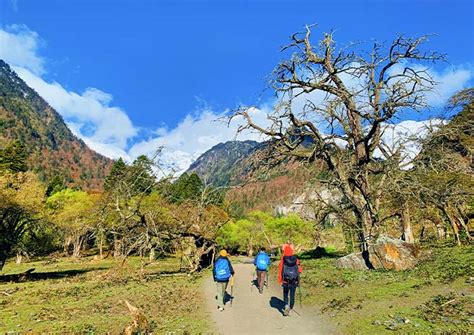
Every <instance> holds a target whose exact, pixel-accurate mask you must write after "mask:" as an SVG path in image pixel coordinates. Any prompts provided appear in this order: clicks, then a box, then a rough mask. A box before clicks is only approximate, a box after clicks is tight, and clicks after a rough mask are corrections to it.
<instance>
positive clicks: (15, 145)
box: [0, 141, 28, 173]
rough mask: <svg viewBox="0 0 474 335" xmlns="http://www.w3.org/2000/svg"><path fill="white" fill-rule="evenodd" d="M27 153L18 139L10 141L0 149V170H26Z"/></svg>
mask: <svg viewBox="0 0 474 335" xmlns="http://www.w3.org/2000/svg"><path fill="white" fill-rule="evenodd" d="M27 157H28V153H27V152H26V148H25V146H24V145H23V144H21V143H20V142H19V141H15V142H12V143H10V144H9V145H8V146H6V147H5V148H3V149H0V170H3V171H5V170H7V171H11V172H14V173H16V172H26V171H27V170H28V164H27V163H26V159H27Z"/></svg>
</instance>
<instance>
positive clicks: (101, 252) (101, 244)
mask: <svg viewBox="0 0 474 335" xmlns="http://www.w3.org/2000/svg"><path fill="white" fill-rule="evenodd" d="M99 257H100V259H103V258H104V242H103V239H102V238H100V239H99Z"/></svg>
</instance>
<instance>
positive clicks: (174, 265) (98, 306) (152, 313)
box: [0, 258, 209, 334]
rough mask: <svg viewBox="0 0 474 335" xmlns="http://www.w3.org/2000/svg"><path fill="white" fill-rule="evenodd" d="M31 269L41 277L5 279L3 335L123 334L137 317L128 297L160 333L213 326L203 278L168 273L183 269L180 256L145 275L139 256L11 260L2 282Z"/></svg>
mask: <svg viewBox="0 0 474 335" xmlns="http://www.w3.org/2000/svg"><path fill="white" fill-rule="evenodd" d="M29 268H35V269H36V270H35V272H34V274H37V275H36V276H37V277H34V278H35V280H31V281H25V282H18V283H16V282H0V333H5V332H26V331H33V332H84V333H106V332H112V333H114V334H115V333H120V332H121V331H122V330H123V329H124V328H125V327H126V326H127V325H129V324H130V323H131V321H132V317H131V316H130V313H129V311H128V309H127V307H126V305H125V304H124V301H125V300H128V301H129V302H130V303H131V304H132V305H134V306H136V307H138V308H139V309H140V311H141V312H142V313H144V315H145V316H146V317H147V319H148V321H149V322H150V323H151V325H152V328H153V331H154V332H156V333H167V332H174V333H176V334H183V333H186V332H187V333H191V334H196V333H202V332H204V331H205V330H206V329H209V325H208V324H207V323H206V321H205V320H206V318H205V316H204V315H203V309H202V308H201V305H202V302H203V297H202V296H201V292H200V280H199V278H196V277H188V276H185V275H184V276H182V275H178V276H162V275H163V274H165V273H170V272H176V271H177V269H179V261H178V260H176V259H175V258H166V259H161V260H158V261H156V262H154V263H150V264H147V265H146V266H145V267H144V272H143V276H142V277H140V276H139V274H140V261H139V259H137V258H130V259H129V260H128V261H127V262H126V263H125V264H124V265H123V266H120V263H119V262H118V261H116V260H113V259H105V260H94V259H92V258H84V259H80V260H72V259H59V260H58V261H56V262H52V263H48V262H47V261H36V262H32V263H27V264H20V265H17V264H14V263H7V265H6V266H5V268H4V271H3V272H2V273H1V275H0V281H1V280H5V278H6V277H5V275H9V274H17V273H21V272H23V271H25V270H27V269H29ZM2 278H3V279H2ZM38 278H41V279H38Z"/></svg>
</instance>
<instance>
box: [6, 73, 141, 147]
mask: <svg viewBox="0 0 474 335" xmlns="http://www.w3.org/2000/svg"><path fill="white" fill-rule="evenodd" d="M14 69H15V71H16V72H17V73H18V75H19V76H20V77H21V78H22V79H23V80H24V81H25V82H26V83H27V84H28V85H29V86H30V87H32V88H33V89H34V90H35V91H37V92H38V93H39V94H40V95H41V96H42V97H43V98H44V99H45V100H46V101H47V102H48V103H49V104H50V105H51V106H52V107H53V108H54V109H56V110H57V111H58V112H59V113H60V114H61V115H62V116H63V118H64V120H65V121H66V123H68V125H70V126H71V125H74V128H75V132H76V134H77V136H79V137H81V138H82V139H84V140H89V141H90V142H94V143H101V144H103V145H107V146H110V145H112V146H115V147H116V148H117V149H121V150H125V149H126V148H127V142H128V140H129V139H130V138H132V137H133V136H135V135H136V134H137V132H138V130H137V129H136V128H135V127H134V126H133V124H132V122H131V121H130V119H129V118H128V116H127V114H126V113H125V111H123V110H122V109H120V108H118V107H112V106H110V103H111V101H112V96H111V95H110V94H107V93H105V92H102V91H101V90H99V89H96V88H88V89H86V90H85V91H84V92H83V93H82V94H78V93H76V92H72V91H68V90H66V89H65V88H64V87H62V86H61V84H59V83H57V82H51V83H48V82H46V81H45V80H44V79H42V78H41V77H39V76H37V75H35V74H33V73H32V72H30V71H29V70H27V69H25V68H22V67H17V66H15V67H14ZM102 147H105V146H96V148H102ZM98 151H99V152H100V153H102V154H104V155H107V154H108V151H100V150H98Z"/></svg>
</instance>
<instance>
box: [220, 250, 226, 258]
mask: <svg viewBox="0 0 474 335" xmlns="http://www.w3.org/2000/svg"><path fill="white" fill-rule="evenodd" d="M219 255H220V256H222V257H227V251H226V250H225V249H222V250H221V251H219Z"/></svg>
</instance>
